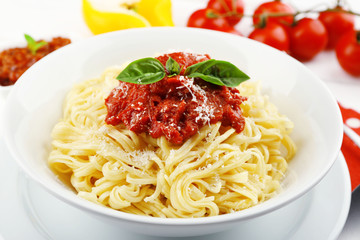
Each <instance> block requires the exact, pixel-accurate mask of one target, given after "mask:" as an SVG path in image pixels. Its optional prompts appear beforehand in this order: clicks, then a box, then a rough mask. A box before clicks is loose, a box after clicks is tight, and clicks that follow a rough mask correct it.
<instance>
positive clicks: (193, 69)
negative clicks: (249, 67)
mask: <svg viewBox="0 0 360 240" xmlns="http://www.w3.org/2000/svg"><path fill="white" fill-rule="evenodd" d="M184 75H186V76H188V77H191V78H196V77H197V78H201V79H202V80H204V81H206V82H210V83H213V84H216V85H220V86H223V85H225V86H227V87H236V86H238V85H239V84H240V83H242V82H243V81H245V80H248V79H249V78H250V77H249V76H248V75H246V74H245V73H243V72H242V71H241V70H240V69H238V68H237V67H236V66H235V65H234V64H232V63H230V62H227V61H222V60H215V59H209V60H206V61H203V62H199V63H196V64H194V65H191V66H189V67H188V68H186V70H185V74H184Z"/></svg>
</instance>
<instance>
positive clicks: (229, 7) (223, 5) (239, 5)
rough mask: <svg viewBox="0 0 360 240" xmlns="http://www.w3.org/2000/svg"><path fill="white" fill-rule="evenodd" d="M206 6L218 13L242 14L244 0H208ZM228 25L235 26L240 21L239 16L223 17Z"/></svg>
mask: <svg viewBox="0 0 360 240" xmlns="http://www.w3.org/2000/svg"><path fill="white" fill-rule="evenodd" d="M206 8H210V9H214V10H215V11H217V12H218V13H220V14H229V13H233V14H243V13H244V2H243V0H210V1H209V2H208V5H207V7H206ZM225 19H226V20H227V21H228V23H229V25H230V26H235V25H236V24H237V23H238V22H240V20H241V17H240V16H228V17H225Z"/></svg>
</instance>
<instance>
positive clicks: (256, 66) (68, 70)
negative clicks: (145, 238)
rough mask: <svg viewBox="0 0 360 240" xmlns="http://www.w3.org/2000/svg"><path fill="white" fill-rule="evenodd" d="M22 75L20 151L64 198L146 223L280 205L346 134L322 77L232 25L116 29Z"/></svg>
mask: <svg viewBox="0 0 360 240" xmlns="http://www.w3.org/2000/svg"><path fill="white" fill-rule="evenodd" d="M18 81H19V82H21V84H16V85H15V86H14V90H13V91H12V92H11V93H10V95H9V97H8V100H7V103H6V106H5V111H4V118H3V120H4V124H3V126H4V128H3V131H4V136H5V139H6V143H7V145H8V147H9V149H10V151H11V153H12V155H13V156H14V158H15V159H16V160H17V162H18V164H19V165H20V166H21V167H22V168H23V169H24V171H25V172H26V173H27V174H28V175H29V176H30V177H31V178H32V179H34V180H35V181H36V182H37V183H39V184H40V185H41V186H43V187H44V188H45V189H46V190H48V191H49V192H50V193H52V194H54V195H55V196H56V197H58V198H59V199H61V200H63V201H65V202H67V203H69V204H71V205H73V206H75V207H77V208H80V209H82V210H84V211H85V212H87V213H90V214H91V215H93V216H95V217H98V218H101V219H104V220H106V221H108V222H109V224H119V225H121V226H122V227H127V228H128V229H131V230H133V231H136V232H141V233H145V234H151V235H158V236H195V235H201V234H209V233H213V232H218V231H221V230H224V229H227V228H229V227H231V226H233V225H234V224H238V223H239V222H241V221H247V220H250V219H253V218H256V217H258V216H262V215H264V214H267V213H269V212H271V211H275V210H276V209H279V208H281V207H283V206H285V205H287V204H288V203H290V202H292V201H294V200H296V199H297V198H299V197H300V196H302V195H303V194H305V193H306V192H308V191H309V190H310V189H312V188H313V187H314V186H315V185H316V184H317V183H318V182H319V181H320V180H321V179H322V178H323V177H324V176H325V175H326V173H327V172H328V171H329V169H330V168H331V166H332V164H333V163H334V161H335V159H336V157H337V156H338V153H339V149H340V146H341V141H342V120H341V115H340V112H339V109H338V106H337V104H336V101H335V99H334V98H333V96H332V95H331V93H330V92H329V90H328V89H327V88H326V87H325V85H324V84H323V83H322V82H321V80H319V79H318V78H317V77H316V76H315V75H314V74H312V73H311V72H310V71H309V70H308V69H306V67H304V66H303V65H302V64H301V63H299V62H297V61H296V60H294V59H292V58H291V57H289V56H287V55H286V54H284V53H282V52H280V51H277V50H274V49H272V48H270V47H267V46H265V45H262V44H259V43H257V42H254V41H252V40H249V39H246V38H242V37H239V36H233V35H231V34H226V33H219V32H214V31H209V30H203V29H190V28H187V29H184V28H151V29H132V30H125V31H119V32H113V33H108V34H104V35H100V36H96V37H93V38H90V39H87V40H85V41H83V42H81V43H80V42H79V43H74V44H71V45H69V46H66V47H63V48H62V49H60V50H58V51H56V52H54V53H53V54H51V55H49V56H46V57H44V59H42V60H40V61H39V62H38V63H36V64H35V65H34V66H33V67H31V68H30V69H29V70H28V71H27V72H25V74H24V75H23V76H22V77H21V78H20V79H19V80H18ZM39 86H41V87H39Z"/></svg>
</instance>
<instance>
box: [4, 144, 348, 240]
mask: <svg viewBox="0 0 360 240" xmlns="http://www.w3.org/2000/svg"><path fill="white" fill-rule="evenodd" d="M0 156H1V157H0V202H1V204H0V239H2V238H1V236H2V237H3V238H4V239H39V240H40V239H55V240H56V239H88V240H91V239H131V240H132V239H134V240H137V239H148V240H155V239H165V238H159V237H150V236H144V235H138V234H134V233H130V232H125V231H123V230H121V229H119V228H118V227H117V226H115V225H107V224H105V223H104V222H101V221H98V220H96V219H94V218H90V217H88V215H86V214H84V213H83V212H82V211H80V210H78V209H76V208H74V207H72V206H70V205H68V204H66V203H64V202H62V201H60V200H58V199H57V198H55V197H54V196H52V195H51V194H49V193H48V192H46V191H45V190H44V189H42V188H41V187H40V186H38V185H37V184H36V183H34V182H33V181H31V180H29V179H28V178H27V177H25V175H24V174H23V173H22V172H21V171H19V170H18V168H17V166H16V165H15V162H14V161H13V159H12V158H11V157H10V154H9V152H8V150H7V149H6V147H5V146H4V143H3V140H2V139H0ZM350 194H351V190H350V177H349V172H348V169H347V166H346V163H345V159H344V157H343V156H342V155H340V156H339V157H338V158H337V160H336V162H335V164H334V166H333V167H332V169H331V170H330V172H329V173H328V174H327V175H326V176H325V178H324V179H323V180H322V181H321V182H320V183H319V184H318V185H317V186H316V187H315V188H314V189H313V190H311V191H310V192H309V193H307V194H306V195H304V196H303V197H301V198H300V199H298V200H296V201H294V202H293V203H291V204H289V205H287V206H286V207H284V208H282V209H280V210H277V211H275V212H272V213H270V214H267V215H265V216H263V217H261V218H257V219H254V220H252V221H249V222H245V223H243V224H241V223H240V224H238V227H237V228H236V229H232V230H230V231H226V232H222V233H218V234H213V235H207V236H202V237H193V238H189V239H196V240H201V239H208V240H212V239H220V238H221V239H238V238H239V237H240V236H241V237H242V238H243V239H254V240H256V239H265V238H266V239H292V240H297V239H299V240H300V239H318V240H322V239H326V240H328V239H330V240H331V239H336V238H337V236H338V235H339V233H340V232H341V229H342V228H343V226H344V223H345V221H346V217H347V214H348V210H349V206H350ZM303 205H305V209H306V211H304V212H299V211H298V210H297V209H301V210H302V209H304V208H303ZM299 206H301V207H300V208H299ZM330 210H331V211H330ZM289 211H292V212H294V217H295V218H298V220H297V221H292V222H295V223H296V224H295V226H286V225H283V223H284V222H286V219H282V217H283V216H284V215H286V216H288V213H289ZM270 223H271V224H270ZM274 223H277V224H274ZM278 223H282V224H278ZM99 229H102V230H101V231H99ZM259 229H261V231H259ZM172 239H174V238H172ZM181 239H184V240H185V239H186V238H181Z"/></svg>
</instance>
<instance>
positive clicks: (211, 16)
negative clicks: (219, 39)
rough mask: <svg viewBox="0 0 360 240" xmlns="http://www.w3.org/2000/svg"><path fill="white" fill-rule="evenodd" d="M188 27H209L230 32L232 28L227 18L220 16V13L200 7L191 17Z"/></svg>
mask: <svg viewBox="0 0 360 240" xmlns="http://www.w3.org/2000/svg"><path fill="white" fill-rule="evenodd" d="M187 26H188V27H196V28H207V29H212V30H218V31H223V32H228V31H230V30H231V29H232V27H231V26H230V25H229V23H228V22H227V21H226V19H225V18H223V17H220V16H219V13H217V12H216V11H214V10H212V9H199V10H197V11H195V12H193V14H191V16H190V17H189V20H188V22H187Z"/></svg>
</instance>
